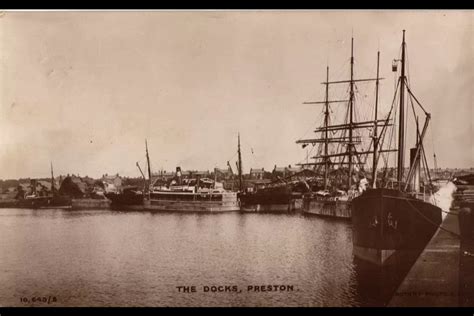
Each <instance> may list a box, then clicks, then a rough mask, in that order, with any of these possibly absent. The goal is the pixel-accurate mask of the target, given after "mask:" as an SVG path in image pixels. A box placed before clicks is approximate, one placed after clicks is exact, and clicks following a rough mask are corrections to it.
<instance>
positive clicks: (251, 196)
mask: <svg viewBox="0 0 474 316" xmlns="http://www.w3.org/2000/svg"><path fill="white" fill-rule="evenodd" d="M240 201H241V205H242V209H241V210H242V211H243V212H262V213H264V212H268V213H289V212H296V211H299V210H301V209H302V208H303V199H302V197H301V194H299V193H292V192H291V191H290V190H288V189H287V188H278V189H274V190H266V191H260V192H259V191H257V192H256V193H247V194H244V195H242V196H241V197H240Z"/></svg>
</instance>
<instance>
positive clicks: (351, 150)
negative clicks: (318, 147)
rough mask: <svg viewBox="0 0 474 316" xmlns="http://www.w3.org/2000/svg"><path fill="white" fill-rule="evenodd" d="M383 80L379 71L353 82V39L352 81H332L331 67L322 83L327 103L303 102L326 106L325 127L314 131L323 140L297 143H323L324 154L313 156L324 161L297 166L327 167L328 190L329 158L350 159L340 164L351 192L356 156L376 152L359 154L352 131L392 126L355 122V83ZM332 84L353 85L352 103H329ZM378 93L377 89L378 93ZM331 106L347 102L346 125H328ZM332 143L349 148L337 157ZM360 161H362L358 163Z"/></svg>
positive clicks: (383, 122)
mask: <svg viewBox="0 0 474 316" xmlns="http://www.w3.org/2000/svg"><path fill="white" fill-rule="evenodd" d="M383 79H384V78H380V77H379V73H378V72H377V78H366V79H354V38H352V39H351V75H350V79H349V80H340V81H331V82H330V81H329V67H327V72H326V82H322V84H324V85H325V86H326V98H325V101H322V102H321V101H318V102H303V104H324V105H325V111H324V114H325V117H324V125H323V126H322V127H320V128H317V129H315V130H314V132H315V133H318V132H322V138H316V139H300V140H297V141H296V143H297V144H304V145H303V148H304V147H306V145H307V144H312V145H313V146H314V145H315V144H318V143H319V144H322V143H324V154H323V155H319V156H315V157H311V158H314V159H321V160H320V161H316V162H314V163H300V164H298V165H301V166H305V165H313V166H320V165H324V166H325V172H324V186H325V188H326V187H327V176H328V174H327V173H328V170H329V166H328V165H329V164H330V163H331V160H330V158H332V157H346V156H348V157H349V161H348V162H346V161H344V160H342V161H341V162H340V164H341V165H348V166H349V177H348V186H349V187H348V189H350V187H351V185H352V170H353V164H354V161H353V160H354V159H353V157H354V155H364V154H372V153H373V151H372V149H368V151H362V152H357V151H356V150H355V144H357V143H360V142H361V141H362V139H361V137H360V136H357V135H354V134H353V130H355V129H360V128H362V129H367V128H373V127H374V125H375V126H379V125H380V126H385V125H386V126H390V125H391V124H387V122H386V120H380V119H377V117H376V118H375V120H374V121H372V120H370V121H363V122H354V101H355V98H354V86H355V83H356V82H368V81H377V82H378V81H379V80H383ZM330 84H350V86H349V87H350V96H349V100H329V93H328V91H329V85H330ZM377 93H378V90H377ZM330 103H345V104H347V105H348V109H347V110H348V113H347V116H348V119H349V121H348V122H347V121H346V122H345V123H344V124H338V125H329V104H330ZM347 130H349V135H347V136H346V134H343V135H341V136H339V137H329V132H333V133H334V132H337V131H347ZM329 143H344V144H347V146H348V147H346V150H345V151H343V152H340V153H335V154H329V152H328V145H329ZM385 151H386V150H383V151H380V150H379V151H378V152H379V153H380V152H385ZM360 163H361V161H360V160H359V164H360Z"/></svg>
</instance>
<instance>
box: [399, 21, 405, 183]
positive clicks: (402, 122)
mask: <svg viewBox="0 0 474 316" xmlns="http://www.w3.org/2000/svg"><path fill="white" fill-rule="evenodd" d="M404 98H405V30H403V41H402V70H401V74H400V117H399V123H398V125H399V126H398V160H397V167H398V168H397V182H398V187H399V188H401V182H402V180H403V171H404V165H405V164H404V155H405V152H404V146H405V144H404V143H405V105H404Z"/></svg>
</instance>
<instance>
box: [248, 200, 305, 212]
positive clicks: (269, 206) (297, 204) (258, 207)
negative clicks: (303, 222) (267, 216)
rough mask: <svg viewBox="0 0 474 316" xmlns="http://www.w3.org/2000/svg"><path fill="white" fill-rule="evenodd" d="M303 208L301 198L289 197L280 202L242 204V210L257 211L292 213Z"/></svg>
mask: <svg viewBox="0 0 474 316" xmlns="http://www.w3.org/2000/svg"><path fill="white" fill-rule="evenodd" d="M302 209H303V199H291V200H290V201H287V202H281V203H271V202H269V203H254V204H249V203H247V204H242V207H241V211H242V212H250V213H252V212H257V213H293V212H298V211H301V210H302Z"/></svg>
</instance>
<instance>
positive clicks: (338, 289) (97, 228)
mask: <svg viewBox="0 0 474 316" xmlns="http://www.w3.org/2000/svg"><path fill="white" fill-rule="evenodd" d="M351 229H352V228H351V223H350V222H346V221H338V220H332V219H324V218H319V217H308V216H303V215H299V214H293V215H283V214H240V213H227V214H172V213H167V214H164V213H161V214H160V213H149V212H117V211H71V210H25V209H1V210H0V283H1V287H0V306H45V305H48V304H47V303H38V302H35V303H33V302H31V301H30V303H24V302H21V301H20V300H21V299H22V298H24V297H26V298H28V299H30V300H31V298H32V297H38V296H39V297H49V296H51V297H52V296H54V297H56V299H57V302H54V303H51V302H50V305H49V306H364V305H375V306H383V305H385V304H386V303H387V302H386V301H387V297H388V296H389V294H390V293H391V292H392V291H393V290H394V289H395V288H392V287H393V286H389V283H388V282H392V283H397V282H399V281H400V277H401V276H402V274H403V273H402V272H400V271H402V270H403V269H401V268H400V269H398V270H397V271H398V272H395V273H389V275H388V277H387V272H386V271H385V272H384V271H379V270H378V269H375V268H373V267H371V266H366V265H363V264H361V263H360V262H357V261H356V260H355V259H354V258H353V255H352V240H351V238H352V231H351ZM387 280H388V281H387ZM390 280H391V281H390ZM226 285H230V286H234V285H235V286H237V288H238V290H241V292H240V293H229V292H221V293H211V292H207V293H206V292H203V286H226ZM261 285H289V286H293V291H284V292H257V293H256V292H253V291H252V292H248V291H247V287H248V286H261ZM177 286H196V290H197V292H195V293H179V292H178V289H177Z"/></svg>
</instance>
